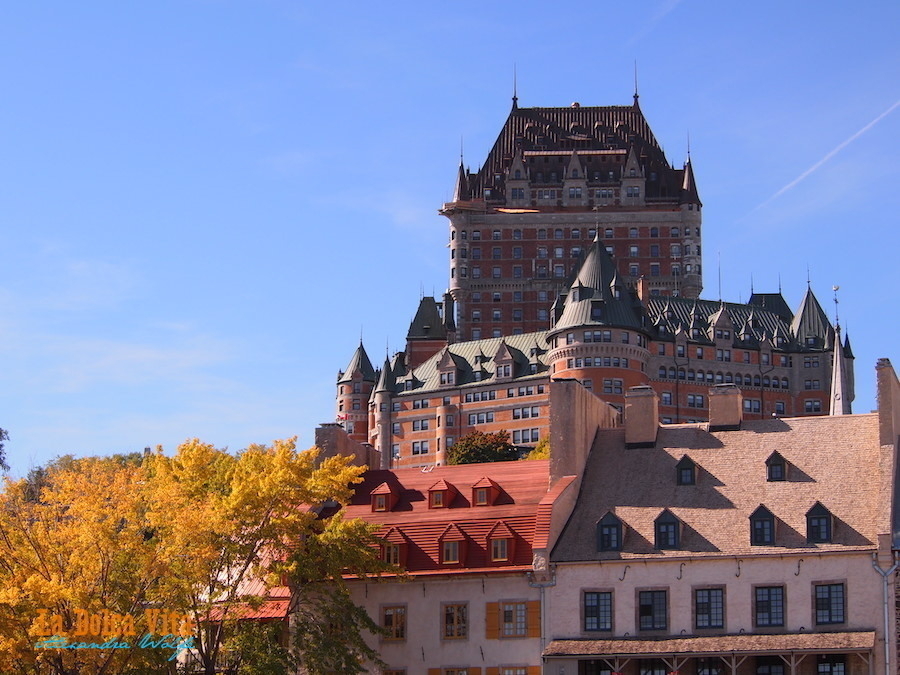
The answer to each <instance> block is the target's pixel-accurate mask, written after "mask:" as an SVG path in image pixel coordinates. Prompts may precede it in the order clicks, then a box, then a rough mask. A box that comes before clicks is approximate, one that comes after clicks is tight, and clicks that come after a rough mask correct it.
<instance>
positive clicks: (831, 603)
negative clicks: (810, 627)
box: [814, 584, 844, 625]
mask: <svg viewBox="0 0 900 675" xmlns="http://www.w3.org/2000/svg"><path fill="white" fill-rule="evenodd" d="M814 597H815V600H816V624H817V625H822V624H828V623H844V584H818V585H816V586H815V594H814Z"/></svg>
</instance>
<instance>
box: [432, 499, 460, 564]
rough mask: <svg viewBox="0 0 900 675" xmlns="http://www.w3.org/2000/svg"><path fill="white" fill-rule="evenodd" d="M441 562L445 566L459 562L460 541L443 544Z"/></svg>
mask: <svg viewBox="0 0 900 675" xmlns="http://www.w3.org/2000/svg"><path fill="white" fill-rule="evenodd" d="M435 494H437V493H435ZM441 562H442V563H444V564H445V565H452V564H454V563H458V562H459V542H458V541H445V542H443V543H441Z"/></svg>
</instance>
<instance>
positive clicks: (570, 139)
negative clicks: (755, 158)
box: [454, 104, 684, 201]
mask: <svg viewBox="0 0 900 675" xmlns="http://www.w3.org/2000/svg"><path fill="white" fill-rule="evenodd" d="M573 144H577V148H578V153H579V155H580V156H581V155H588V154H597V153H605V154H624V153H626V152H628V151H630V150H632V149H633V150H634V152H635V153H636V154H637V155H638V156H639V157H640V159H641V163H642V164H643V165H644V167H645V169H646V171H647V172H648V175H649V173H651V172H652V173H656V174H657V180H656V181H648V182H647V191H646V192H647V196H648V197H649V198H655V197H658V196H659V195H662V194H665V195H668V196H669V197H670V198H671V199H672V200H673V201H677V200H678V198H679V196H680V194H681V190H682V186H683V184H684V171H683V170H681V169H674V168H672V167H671V166H670V164H669V162H668V161H667V160H666V157H665V154H664V153H663V151H662V148H660V146H659V144H658V143H657V142H656V138H655V137H654V136H653V132H652V131H651V130H650V125H649V124H648V123H647V120H646V118H645V117H644V114H643V112H641V109H640V107H638V106H637V105H628V106H594V107H590V106H575V105H574V104H573V105H572V106H570V107H564V108H520V107H518V106H514V107H513V108H512V110H511V111H510V114H509V117H508V118H507V119H506V122H505V123H504V125H503V128H502V129H501V130H500V134H499V135H498V137H497V140H496V141H495V142H494V146H493V147H492V148H491V150H490V152H489V153H488V156H487V158H486V159H485V161H484V163H483V164H482V167H481V169H480V170H479V171H478V173H477V174H469V175H468V176H467V177H466V178H467V180H466V181H465V186H464V187H466V188H468V195H467V199H480V198H481V197H482V195H483V191H484V189H485V188H501V185H498V184H497V181H496V180H495V177H496V176H497V175H500V176H501V177H502V176H503V175H504V174H505V172H506V170H507V169H508V168H509V167H510V165H511V164H512V161H513V158H514V157H515V155H516V153H517V152H519V151H521V152H524V154H525V155H526V161H527V159H528V156H529V155H532V154H534V153H540V154H560V155H566V156H569V155H570V153H571V151H572V146H573ZM605 166H606V165H605ZM608 168H610V169H612V168H613V166H609V167H608ZM460 183H461V181H460V180H459V178H457V184H458V185H459V184H460ZM454 196H455V195H454ZM454 201H461V200H459V199H454Z"/></svg>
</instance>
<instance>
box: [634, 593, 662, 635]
mask: <svg viewBox="0 0 900 675" xmlns="http://www.w3.org/2000/svg"><path fill="white" fill-rule="evenodd" d="M667 593H668V591H639V592H638V628H640V630H665V629H666V626H667V625H668V622H667V614H668V612H667V608H666V604H667V602H666V600H667V598H666V595H667Z"/></svg>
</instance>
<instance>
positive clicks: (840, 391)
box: [828, 324, 852, 415]
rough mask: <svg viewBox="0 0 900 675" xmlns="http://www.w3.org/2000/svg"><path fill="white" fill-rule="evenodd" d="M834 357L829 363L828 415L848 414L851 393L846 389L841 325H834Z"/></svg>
mask: <svg viewBox="0 0 900 675" xmlns="http://www.w3.org/2000/svg"><path fill="white" fill-rule="evenodd" d="M833 356H834V358H833V359H832V363H831V407H830V409H829V411H828V414H829V415H849V414H850V413H851V412H852V411H851V410H850V401H851V400H852V399H851V394H850V392H849V391H848V390H847V385H848V381H847V364H846V362H845V361H844V350H843V349H842V348H841V326H840V324H838V325H836V326H835V327H834V354H833Z"/></svg>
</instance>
